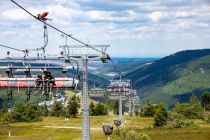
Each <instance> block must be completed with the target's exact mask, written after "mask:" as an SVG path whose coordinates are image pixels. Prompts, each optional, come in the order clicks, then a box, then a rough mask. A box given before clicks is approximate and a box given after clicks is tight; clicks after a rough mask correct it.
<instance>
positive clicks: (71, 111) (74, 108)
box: [67, 95, 80, 117]
mask: <svg viewBox="0 0 210 140" xmlns="http://www.w3.org/2000/svg"><path fill="white" fill-rule="evenodd" d="M79 108H80V102H79V98H77V97H76V96H75V95H74V96H73V97H71V98H70V99H69V101H68V105H67V113H68V115H69V116H71V117H76V116H77V114H78V110H79Z"/></svg>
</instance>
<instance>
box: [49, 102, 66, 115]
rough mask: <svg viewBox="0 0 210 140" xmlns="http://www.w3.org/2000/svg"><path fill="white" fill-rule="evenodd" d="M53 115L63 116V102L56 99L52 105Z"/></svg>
mask: <svg viewBox="0 0 210 140" xmlns="http://www.w3.org/2000/svg"><path fill="white" fill-rule="evenodd" d="M51 113H52V116H56V117H59V116H62V115H63V106H62V104H61V102H58V101H55V102H54V103H53V107H52V112H51Z"/></svg>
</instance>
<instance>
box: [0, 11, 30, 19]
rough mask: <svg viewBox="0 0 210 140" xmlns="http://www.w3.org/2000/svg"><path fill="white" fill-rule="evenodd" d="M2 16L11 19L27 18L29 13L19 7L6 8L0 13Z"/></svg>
mask: <svg viewBox="0 0 210 140" xmlns="http://www.w3.org/2000/svg"><path fill="white" fill-rule="evenodd" d="M1 15H2V17H3V18H5V19H7V20H11V21H20V20H28V19H29V18H30V17H29V15H28V14H27V13H26V12H24V11H23V10H21V9H11V10H6V11H4V12H3V13H2V14H1Z"/></svg>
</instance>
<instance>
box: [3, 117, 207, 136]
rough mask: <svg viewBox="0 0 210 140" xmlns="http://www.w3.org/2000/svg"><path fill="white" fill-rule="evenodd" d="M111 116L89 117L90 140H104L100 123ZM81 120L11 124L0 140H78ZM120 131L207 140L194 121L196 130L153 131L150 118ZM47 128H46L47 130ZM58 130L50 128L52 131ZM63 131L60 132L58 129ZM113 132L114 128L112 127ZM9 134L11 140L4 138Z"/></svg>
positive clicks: (128, 121) (48, 119) (50, 119)
mask: <svg viewBox="0 0 210 140" xmlns="http://www.w3.org/2000/svg"><path fill="white" fill-rule="evenodd" d="M114 117H115V116H97V117H91V139H92V140H106V139H107V136H105V135H104V134H103V131H102V129H101V126H102V124H103V123H104V122H107V123H112V124H113V119H114ZM81 119H82V118H81V117H78V118H71V119H69V120H65V119H64V118H62V117H58V118H56V117H46V118H43V121H41V122H34V123H14V124H11V125H1V126H0V139H1V140H7V139H8V140H81V125H82V124H81V122H82V120H81ZM125 120H126V123H125V125H124V126H123V127H121V128H123V129H126V130H135V131H136V132H138V133H145V134H147V135H149V137H150V138H151V140H209V139H210V124H206V123H204V122H203V121H202V120H194V121H195V122H196V123H197V124H198V125H199V126H198V127H196V128H176V129H175V128H173V129H168V128H153V118H131V117H126V118H125ZM47 126H50V127H47ZM55 126H56V127H59V128H52V127H55ZM62 127H63V128H62ZM114 129H115V130H116V127H114ZM9 131H10V133H11V136H10V137H8V134H9ZM111 139H112V140H119V137H118V135H117V131H115V132H114V133H113V134H112V135H111Z"/></svg>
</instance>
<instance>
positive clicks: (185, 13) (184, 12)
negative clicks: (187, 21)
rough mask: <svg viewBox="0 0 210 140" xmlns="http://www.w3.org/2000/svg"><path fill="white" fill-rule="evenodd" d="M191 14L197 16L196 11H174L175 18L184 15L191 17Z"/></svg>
mask: <svg viewBox="0 0 210 140" xmlns="http://www.w3.org/2000/svg"><path fill="white" fill-rule="evenodd" d="M191 16H197V13H196V12H191V11H178V12H176V15H175V17H177V18H180V17H181V18H186V17H191Z"/></svg>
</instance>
